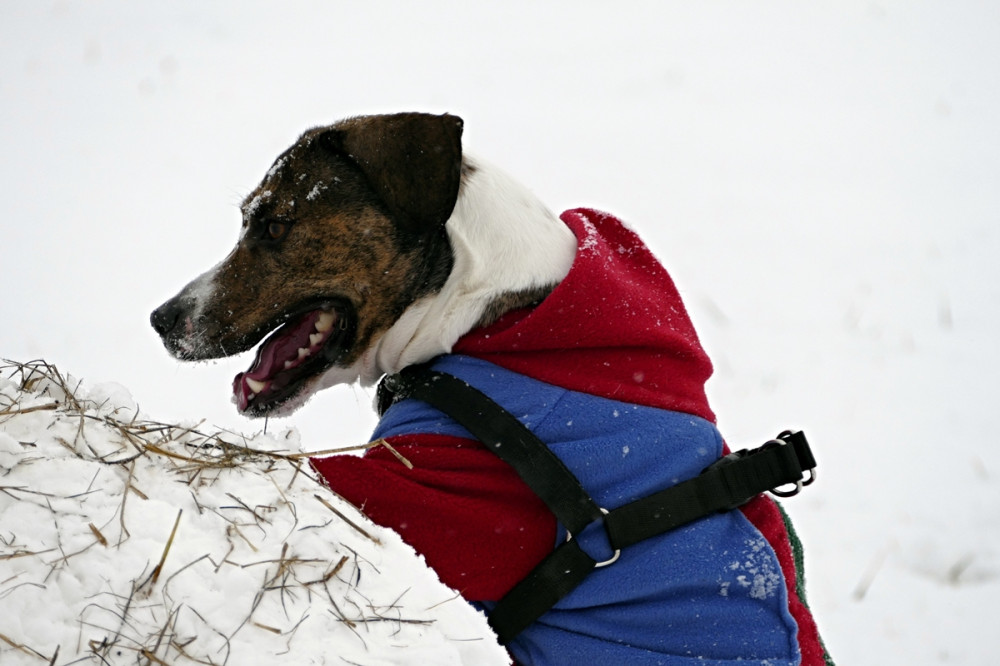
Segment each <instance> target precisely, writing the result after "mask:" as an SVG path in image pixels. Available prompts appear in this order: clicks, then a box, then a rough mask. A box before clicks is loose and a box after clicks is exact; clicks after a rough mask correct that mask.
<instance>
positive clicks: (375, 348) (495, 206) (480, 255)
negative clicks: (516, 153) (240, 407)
mask: <svg viewBox="0 0 1000 666" xmlns="http://www.w3.org/2000/svg"><path fill="white" fill-rule="evenodd" d="M463 159H464V162H465V165H466V166H467V167H468V168H467V173H468V176H467V177H466V178H464V179H463V182H462V188H461V189H460V190H459V195H458V202H457V203H456V205H455V210H454V212H453V213H452V216H451V218H449V220H448V222H447V223H446V224H445V230H446V231H447V233H448V239H449V241H450V243H451V248H452V258H453V261H454V266H453V268H452V271H451V273H450V274H449V276H448V279H447V281H446V282H445V284H444V286H443V287H442V289H441V290H440V291H439V292H438V293H436V294H432V295H430V296H426V297H424V298H422V299H420V300H418V301H416V302H415V303H413V304H412V305H411V306H410V307H409V308H407V309H406V311H404V312H403V314H402V316H401V317H400V318H399V319H398V320H397V321H396V323H395V324H394V325H393V326H392V327H391V328H390V329H389V330H388V331H387V332H386V333H385V334H384V335H383V336H382V337H381V338H380V339H378V340H377V341H376V342H375V344H373V345H372V346H371V347H369V348H368V349H367V350H366V351H365V353H364V354H362V356H361V357H360V358H359V359H358V361H357V362H356V363H355V364H353V365H352V366H351V367H332V368H330V369H329V370H327V371H326V372H325V373H324V374H323V375H322V376H320V377H319V378H318V380H317V381H316V382H315V385H314V386H313V387H311V390H310V391H309V393H310V394H311V393H314V392H315V391H319V390H322V389H324V388H327V387H330V386H334V385H336V384H343V383H352V382H355V381H359V382H360V383H361V384H362V385H371V384H374V383H375V382H376V381H378V379H379V378H380V377H381V376H382V375H384V374H387V373H395V372H398V371H400V370H402V369H403V368H405V367H407V366H409V365H414V364H417V363H423V362H424V361H428V360H430V359H432V358H434V357H435V356H438V355H440V354H446V353H448V352H450V351H451V349H452V347H453V346H454V345H455V343H456V342H457V341H458V339H459V338H461V337H462V336H463V335H465V334H466V333H468V332H469V331H471V330H472V329H473V328H475V327H476V325H477V324H479V323H480V322H481V321H482V319H483V316H484V313H486V312H487V311H488V310H489V309H490V306H491V304H493V303H495V302H496V301H497V300H498V299H503V298H504V297H505V296H507V295H509V294H512V293H520V292H529V291H533V290H538V289H540V288H549V289H551V288H552V287H554V286H555V285H556V284H558V283H559V282H560V281H561V280H562V279H563V278H564V277H566V274H567V273H568V272H569V269H570V266H571V265H572V264H573V259H574V258H575V256H576V246H577V243H576V237H575V236H574V235H573V232H572V231H570V230H569V228H568V227H567V226H566V225H565V224H563V223H562V222H561V221H560V220H559V218H557V217H556V216H555V215H554V214H553V213H552V212H550V211H549V210H548V209H547V208H546V207H545V205H544V204H542V203H541V201H540V200H539V199H538V198H537V197H536V196H535V195H534V194H533V193H532V192H531V191H530V190H528V189H527V188H526V187H524V186H523V185H521V184H520V183H518V182H517V181H516V180H514V179H513V178H511V177H510V176H509V175H507V174H506V173H504V172H503V171H502V170H500V169H499V168H497V167H495V166H493V165H491V164H489V163H487V162H485V161H483V160H480V159H477V158H471V157H469V156H468V154H466V156H465V157H464V158H463ZM308 397H309V396H308V395H304V396H302V397H301V402H300V403H299V404H302V403H304V402H305V401H306V400H307V399H308Z"/></svg>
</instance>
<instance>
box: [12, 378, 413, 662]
mask: <svg viewBox="0 0 1000 666" xmlns="http://www.w3.org/2000/svg"><path fill="white" fill-rule="evenodd" d="M0 378H3V379H6V380H8V381H10V382H13V383H14V384H16V386H17V387H18V388H19V390H20V393H19V394H16V395H20V396H21V398H22V399H17V398H15V399H13V400H11V399H9V394H10V392H9V391H8V392H6V393H0V428H2V427H3V426H4V425H5V424H7V423H10V422H12V420H13V419H18V418H21V417H25V416H27V415H29V414H33V413H36V412H40V411H47V412H52V417H53V418H54V419H57V420H58V421H60V422H63V423H65V422H68V423H71V424H72V425H73V427H72V428H71V429H70V430H69V431H71V432H72V433H73V434H72V436H60V437H59V438H58V439H57V441H59V444H60V445H61V446H63V447H65V448H66V449H67V450H68V451H69V452H71V454H72V456H74V457H76V458H78V459H81V460H84V461H87V462H89V463H90V464H92V465H93V466H94V467H95V468H97V469H96V471H94V473H93V475H92V478H91V480H90V485H89V486H88V487H87V488H86V489H85V490H84V491H83V492H78V493H72V494H60V493H58V492H52V491H51V489H50V490H48V491H45V490H39V489H36V488H28V487H24V486H17V485H10V484H4V482H3V477H2V476H0V493H4V494H5V495H6V496H8V497H10V498H13V499H14V500H15V501H30V502H33V503H34V504H35V505H37V506H40V507H46V508H47V509H48V511H50V512H51V513H52V519H53V521H55V523H56V526H57V528H58V527H59V526H60V523H59V521H60V520H63V519H64V518H65V516H67V515H69V514H66V513H65V511H66V508H65V506H66V502H67V501H70V500H77V501H82V500H84V499H85V498H86V497H87V496H88V495H89V494H91V493H96V492H98V491H101V492H108V489H107V488H106V487H97V486H101V485H102V484H104V485H107V481H106V480H104V481H99V480H98V479H99V475H100V474H101V468H113V469H114V470H115V475H114V478H115V479H117V480H118V482H119V483H120V489H119V490H118V491H116V492H118V493H119V495H120V497H119V499H118V506H117V510H116V511H115V516H113V517H108V516H104V517H102V518H101V519H98V518H93V519H89V520H85V521H84V522H83V523H82V525H83V526H84V528H85V529H86V530H87V533H88V534H89V536H90V538H91V540H90V541H89V543H88V544H87V545H85V546H81V547H75V548H74V549H67V548H65V546H64V544H63V543H62V537H61V536H60V537H59V539H60V543H59V544H57V545H55V546H54V547H49V548H45V549H30V548H25V547H21V546H20V545H19V543H18V539H19V538H20V535H15V534H7V533H6V532H5V533H4V535H3V536H2V537H0V538H2V540H0V564H3V562H4V561H10V560H18V559H29V558H36V559H37V560H38V561H41V562H44V564H45V566H46V567H47V568H48V574H47V575H46V576H45V580H41V581H28V580H23V578H24V577H18V576H20V574H18V576H15V580H0V599H2V598H4V597H6V596H7V595H9V594H12V593H13V592H14V591H15V588H16V587H17V586H20V585H36V586H38V587H42V588H44V586H46V585H48V584H50V583H51V581H52V580H54V578H55V577H56V576H57V575H58V572H60V571H63V570H65V569H66V568H67V567H71V566H73V562H74V558H77V557H79V556H80V555H81V554H83V553H86V552H88V551H90V550H91V549H92V548H98V549H103V550H104V551H111V550H113V549H116V548H121V547H122V546H123V544H126V543H127V542H128V541H129V539H130V538H131V535H132V534H133V532H136V530H137V525H138V523H137V522H136V521H141V520H143V513H142V511H140V509H139V507H138V506H133V503H135V502H139V503H140V505H141V506H145V503H146V502H147V501H149V499H150V498H154V499H155V498H156V495H157V491H158V483H162V480H161V481H159V482H158V483H153V482H151V481H150V480H149V479H151V478H154V479H155V477H152V476H151V475H150V473H149V471H148V470H149V469H150V467H149V463H151V462H154V463H155V465H154V466H155V467H156V468H158V469H166V470H167V472H168V474H169V476H170V478H171V479H172V480H173V481H174V482H177V483H181V484H184V485H186V486H187V487H188V488H189V489H190V497H191V499H192V500H193V503H194V508H193V513H196V514H198V515H203V514H212V515H214V516H218V517H221V518H222V519H223V523H222V524H224V526H225V534H224V535H222V536H221V537H220V539H222V540H224V541H225V543H227V544H228V551H225V552H218V553H212V552H206V553H204V554H202V555H201V556H199V557H194V558H191V557H190V548H188V549H187V552H188V553H189V554H188V555H187V556H185V557H186V558H188V561H183V560H182V559H180V558H181V557H182V555H175V554H174V552H175V551H176V550H177V549H178V546H179V544H183V540H184V538H185V537H184V534H183V533H184V530H183V529H181V530H180V532H179V531H178V526H179V525H183V523H184V522H186V521H188V518H187V516H186V514H185V512H184V510H183V509H178V510H177V513H176V519H175V521H174V524H173V529H172V530H171V531H170V532H169V534H164V535H163V546H162V551H160V553H159V554H158V557H159V561H158V563H157V564H156V565H155V566H154V567H153V568H152V569H151V570H149V571H148V572H142V575H141V576H134V577H132V578H131V579H130V582H129V584H128V586H127V587H122V586H118V587H116V586H115V585H114V584H112V582H113V581H112V580H109V584H108V586H107V588H106V589H105V590H104V591H102V592H101V593H99V594H94V595H93V597H92V599H91V601H90V602H89V603H88V604H87V606H86V607H85V608H84V609H82V610H81V612H80V616H79V618H78V620H77V622H78V625H79V636H80V638H79V641H78V643H79V645H77V646H70V645H66V644H62V645H56V646H54V648H53V647H52V646H40V645H35V646H32V645H27V644H25V643H24V642H23V641H19V640H18V639H17V638H16V636H12V634H11V633H10V632H4V631H3V625H4V620H3V619H2V618H0V660H2V655H3V654H4V651H5V648H4V645H6V646H7V648H6V653H7V654H14V653H16V654H18V655H21V656H22V657H23V658H25V659H28V658H29V657H30V659H32V660H34V662H37V663H39V664H44V663H47V662H48V663H56V660H57V657H58V654H59V650H60V649H61V650H62V653H63V657H58V659H59V663H66V664H70V663H72V664H77V663H97V664H112V663H133V664H136V663H137V664H174V663H188V662H190V663H197V664H225V663H227V662H229V659H230V654H231V651H232V641H233V640H234V638H235V637H236V636H237V634H240V635H242V633H241V632H247V631H250V632H260V633H261V634H263V635H268V636H271V637H273V640H276V641H284V642H285V644H286V647H288V648H290V646H291V644H292V641H293V640H294V639H295V636H296V633H297V632H298V631H299V629H300V627H301V626H302V625H303V623H304V622H306V620H307V617H308V616H309V614H310V613H313V614H315V612H316V608H315V606H314V605H313V604H314V602H317V601H320V602H322V603H323V607H324V608H325V609H326V612H327V613H329V614H330V615H332V616H333V617H335V618H336V619H337V621H338V622H339V623H341V624H342V626H345V627H347V628H349V629H350V631H351V632H353V634H354V636H356V638H357V639H358V640H360V641H362V643H364V641H365V638H364V634H365V630H364V629H363V627H365V626H367V625H371V624H373V623H391V624H394V625H395V626H396V627H400V628H401V627H403V626H404V625H407V624H424V623H427V620H422V619H420V618H411V619H408V618H404V617H402V614H401V612H400V608H399V607H398V604H397V603H396V601H394V602H393V603H390V604H384V605H379V604H377V603H375V602H373V601H370V600H368V599H366V598H364V596H363V595H361V593H360V592H359V591H358V590H357V587H356V582H357V580H358V578H359V576H360V572H361V569H362V568H369V569H371V570H374V571H376V572H377V569H375V568H374V566H371V565H366V562H365V558H364V556H363V555H361V554H359V550H360V549H358V550H355V549H352V548H350V547H349V546H347V545H345V544H344V543H337V542H331V545H330V548H329V550H328V551H326V552H321V553H314V554H312V555H311V556H307V555H306V554H303V553H296V552H295V548H294V547H292V546H290V542H289V540H288V537H289V536H291V535H292V534H297V533H302V532H305V531H307V530H316V529H321V528H324V527H326V525H327V524H329V522H330V521H331V520H333V518H330V519H327V521H326V522H325V523H319V524H309V525H301V524H300V516H301V514H302V513H303V510H302V509H301V500H302V498H304V497H308V496H309V495H311V496H312V497H314V498H315V499H316V500H318V501H319V502H320V503H321V504H322V505H323V506H324V507H326V509H329V511H330V513H327V514H326V515H327V516H330V515H332V516H334V517H335V518H336V521H335V522H336V523H339V524H344V525H347V526H349V527H350V529H351V530H353V531H356V532H357V534H359V535H361V536H362V537H363V539H364V540H366V541H369V542H370V543H371V544H373V545H375V546H377V545H379V544H380V542H379V540H378V537H376V536H374V535H373V534H371V533H370V532H369V531H368V530H366V529H365V528H364V527H362V525H360V524H359V522H363V521H360V520H358V521H355V520H352V519H351V518H349V517H348V516H347V515H346V514H345V512H344V511H342V510H339V509H338V508H337V507H336V506H334V504H335V503H336V502H335V501H331V500H333V494H332V493H331V492H330V491H329V489H327V488H325V487H324V486H323V485H322V484H321V483H320V482H319V481H318V480H317V479H316V477H315V476H314V474H313V473H312V471H311V468H310V467H309V466H308V465H307V464H306V461H305V458H306V457H307V456H308V455H314V454H303V453H290V452H287V451H280V450H261V449H259V448H254V447H252V446H250V445H249V444H248V441H247V440H246V438H245V437H243V436H242V435H239V434H236V433H232V432H227V431H216V432H210V431H207V430H206V429H203V428H202V424H198V425H197V426H193V427H189V426H181V425H177V424H170V423H163V422H158V421H153V420H149V419H146V418H144V417H141V416H140V414H139V412H138V410H137V409H136V410H134V411H125V410H123V409H121V408H117V409H116V408H113V406H111V405H107V404H97V403H95V402H93V401H90V400H88V399H87V398H85V397H81V396H82V395H84V393H83V392H82V391H81V390H80V386H79V383H78V382H76V381H74V380H73V379H71V378H70V377H68V376H66V375H63V374H62V373H61V372H60V371H59V370H58V369H57V368H55V367H54V366H52V365H50V364H48V363H46V362H44V361H34V362H30V363H16V362H10V361H5V362H3V363H2V364H0ZM5 396H6V397H5ZM29 398H30V399H29ZM64 430H65V428H64ZM21 445H22V446H23V447H25V451H26V455H25V456H24V457H23V462H25V463H26V464H44V462H45V461H44V459H43V458H42V457H39V458H31V457H30V456H28V455H27V452H29V451H30V450H31V446H32V444H31V443H30V442H21ZM379 445H386V444H385V443H384V442H374V443H372V444H367V445H364V446H365V447H371V446H379ZM390 450H392V449H391V447H390ZM324 453H328V452H324ZM393 453H395V454H396V455H398V453H397V452H395V451H393ZM400 458H401V459H402V456H400ZM406 462H407V461H405V459H404V464H405V463H406ZM140 470H142V474H141V475H140V474H139V471H140ZM248 470H249V471H250V472H252V473H253V474H262V475H265V476H267V477H268V478H269V479H270V481H271V483H272V484H273V491H274V495H273V497H274V499H273V501H270V502H268V503H266V504H261V503H259V502H258V503H255V502H254V501H252V500H246V499H244V498H242V497H240V496H239V494H237V493H239V490H238V488H239V486H238V485H237V484H231V486H232V488H234V489H235V490H234V491H232V492H227V493H225V497H226V498H227V502H226V503H225V504H219V503H214V504H213V503H212V502H208V501H206V500H205V499H204V497H203V493H202V492H201V489H204V488H206V487H211V486H213V485H215V484H217V482H218V481H219V479H220V478H222V477H223V476H224V475H225V474H227V473H246V472H247V471H248ZM2 471H3V470H2V469H0V472H2ZM100 478H101V479H104V478H105V477H104V476H101V477H100ZM303 484H304V488H300V487H298V486H302V485H303ZM293 485H295V486H296V488H295V490H296V494H295V499H290V494H291V490H292V488H293ZM227 487H228V486H227ZM303 493H305V494H303ZM215 495H220V493H218V492H217V493H215ZM215 495H213V497H214V496H215ZM324 496H325V497H324ZM327 498H329V499H327ZM296 500H298V501H300V505H296V503H295V502H296ZM182 516H183V520H182ZM279 517H280V518H281V524H282V525H286V526H285V527H282V528H281V529H282V530H283V531H285V532H284V535H283V536H284V538H283V539H282V538H281V537H280V536H277V535H274V531H275V529H277V528H276V527H275V526H276V525H277V523H278V521H277V519H278V518H279ZM191 520H194V519H193V518H192V519H191ZM313 520H315V518H314V519H313ZM130 526H132V528H131V529H130ZM57 532H58V530H57ZM262 534H268V535H273V536H275V539H271V540H270V541H269V542H268V543H269V547H270V548H271V550H270V551H268V552H273V550H274V548H275V545H274V544H275V543H282V545H281V548H280V554H279V555H277V557H274V556H268V555H266V554H264V553H261V554H260V556H259V559H251V560H249V561H237V559H235V555H234V553H242V554H243V556H246V554H251V555H252V554H256V553H258V549H259V548H260V547H261V544H262V543H263V542H265V541H267V540H266V539H263V538H261V536H260V535H262ZM323 534H326V532H325V531H324V532H323ZM269 538H270V537H269ZM187 545H190V544H187ZM232 567H237V568H239V570H242V571H246V570H249V571H256V570H257V569H258V568H259V569H260V570H261V574H260V575H259V577H258V578H257V580H258V581H259V589H258V590H257V591H256V593H255V594H254V595H253V601H252V603H251V604H250V605H249V607H244V608H239V609H238V608H233V609H232V613H233V614H237V613H238V614H239V617H240V618H242V621H240V622H238V624H237V625H236V626H235V629H234V628H232V627H229V628H226V627H221V626H218V625H217V622H218V620H217V618H216V617H215V616H211V617H210V616H209V614H208V613H205V612H199V609H198V608H197V607H196V606H195V605H193V604H192V602H191V600H190V599H187V600H184V601H181V600H179V599H174V597H173V589H172V587H171V585H172V583H173V584H175V585H176V582H175V581H177V580H180V579H181V577H183V576H184V575H185V574H186V573H188V572H190V571H193V570H195V569H197V570H199V571H202V572H206V571H208V572H211V573H212V574H213V575H221V576H224V575H226V572H227V571H229V570H230V569H231V568H232ZM108 577H109V579H113V578H114V577H113V575H112V574H110V573H109V574H108ZM0 578H2V576H0ZM121 578H122V577H121V576H119V579H121ZM265 600H269V602H270V603H272V604H274V605H277V606H280V608H281V609H282V611H283V613H282V615H283V616H284V618H287V622H285V623H281V622H276V621H275V620H274V619H273V614H272V616H269V617H271V618H272V619H267V618H260V617H257V615H259V613H258V609H259V607H260V606H261V604H262V602H264V601H265ZM153 620H155V621H156V624H155V625H154V624H151V622H152V621H153ZM278 624H282V625H283V626H284V628H282V626H276V625H278ZM192 626H197V627H199V629H198V631H197V632H193V631H192V630H191V627H192ZM73 649H76V650H77V652H76V653H75V654H73ZM25 663H28V662H25Z"/></svg>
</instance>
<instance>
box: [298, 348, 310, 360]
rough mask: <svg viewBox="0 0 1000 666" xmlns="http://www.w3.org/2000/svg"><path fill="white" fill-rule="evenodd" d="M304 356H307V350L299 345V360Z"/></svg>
mask: <svg viewBox="0 0 1000 666" xmlns="http://www.w3.org/2000/svg"><path fill="white" fill-rule="evenodd" d="M306 356H309V350H308V349H306V348H305V347H299V360H300V361H301V360H302V359H304V358H305V357H306Z"/></svg>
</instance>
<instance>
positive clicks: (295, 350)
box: [233, 310, 337, 412]
mask: <svg viewBox="0 0 1000 666" xmlns="http://www.w3.org/2000/svg"><path fill="white" fill-rule="evenodd" d="M336 321H337V315H336V314H335V313H334V312H330V311H326V310H316V311H314V312H310V313H308V314H306V315H304V316H303V317H302V318H301V319H300V320H299V321H297V322H294V323H292V324H286V325H285V326H284V327H282V328H281V329H279V330H278V331H277V332H276V333H275V334H273V335H272V336H271V337H270V338H268V339H267V340H266V341H265V342H264V344H263V345H262V346H261V348H260V350H259V351H258V352H257V358H256V360H254V362H253V365H252V366H250V369H249V370H247V371H246V372H241V373H240V374H238V375H236V378H235V379H234V380H233V394H234V396H235V398H236V405H237V407H238V408H239V410H240V411H241V412H242V411H246V408H247V406H248V405H249V404H250V401H251V400H253V399H254V398H255V397H256V396H257V395H258V394H260V393H262V392H265V391H268V390H276V389H278V388H282V387H280V386H276V385H275V378H276V377H277V375H278V374H279V373H281V372H284V371H285V370H291V369H292V368H295V367H297V366H299V365H301V364H302V363H304V362H306V360H307V359H309V357H310V356H312V355H313V354H314V353H315V352H316V351H318V350H319V348H320V347H322V345H323V343H324V342H325V341H326V339H327V338H328V337H330V333H331V332H332V331H333V326H334V324H335V323H336ZM278 381H279V382H280V378H279V380H278Z"/></svg>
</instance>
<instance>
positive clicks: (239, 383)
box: [233, 303, 355, 418]
mask: <svg viewBox="0 0 1000 666" xmlns="http://www.w3.org/2000/svg"><path fill="white" fill-rule="evenodd" d="M354 330H355V316H354V312H353V310H352V309H351V308H350V307H345V306H342V305H335V304H332V303H324V304H321V305H320V306H319V307H314V308H313V309H306V310H304V311H302V310H301V309H300V310H299V314H297V315H295V316H292V317H290V318H289V319H288V321H287V323H285V324H283V325H282V326H280V327H279V328H277V329H276V330H274V331H273V332H272V333H271V334H270V335H269V336H268V337H267V339H266V340H264V342H262V343H261V344H260V346H259V347H258V348H257V354H256V357H255V358H254V362H253V364H252V365H251V366H250V368H248V369H247V370H246V371H245V372H241V373H240V374H238V375H236V377H235V378H234V379H233V402H234V403H235V404H236V408H237V410H239V412H240V413H241V414H243V415H245V416H249V417H254V418H257V417H264V416H285V415H288V414H290V413H292V412H293V411H295V410H296V409H298V408H299V407H300V406H302V404H304V403H305V402H306V400H308V398H309V396H310V395H312V393H314V392H315V391H316V390H317V387H316V384H317V380H318V379H319V378H320V377H322V376H324V375H325V374H327V371H328V370H330V369H331V368H333V367H335V366H337V365H338V364H339V363H341V362H342V361H343V359H344V358H345V356H346V355H347V353H348V352H349V350H350V347H351V343H352V342H353V338H354Z"/></svg>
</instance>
